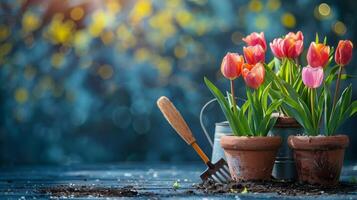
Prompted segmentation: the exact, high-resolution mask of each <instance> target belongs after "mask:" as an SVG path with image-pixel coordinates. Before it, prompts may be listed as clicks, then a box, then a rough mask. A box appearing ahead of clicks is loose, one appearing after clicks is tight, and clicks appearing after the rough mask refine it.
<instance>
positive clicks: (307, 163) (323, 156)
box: [288, 135, 349, 185]
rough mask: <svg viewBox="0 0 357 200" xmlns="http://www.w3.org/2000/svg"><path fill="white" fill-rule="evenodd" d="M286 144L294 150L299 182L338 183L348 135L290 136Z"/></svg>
mask: <svg viewBox="0 0 357 200" xmlns="http://www.w3.org/2000/svg"><path fill="white" fill-rule="evenodd" d="M288 144H289V147H290V148H292V149H293V151H294V159H295V163H296V170H297V173H298V180H299V181H300V182H306V183H309V184H320V185H336V184H338V181H339V178H340V173H341V168H342V165H343V158H344V153H345V148H346V147H347V146H348V144H349V138H348V136H346V135H336V136H290V137H289V139H288Z"/></svg>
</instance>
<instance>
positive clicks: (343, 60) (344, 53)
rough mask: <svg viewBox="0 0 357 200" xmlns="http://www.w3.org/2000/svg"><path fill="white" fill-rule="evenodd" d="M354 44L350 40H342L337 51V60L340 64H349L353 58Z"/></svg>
mask: <svg viewBox="0 0 357 200" xmlns="http://www.w3.org/2000/svg"><path fill="white" fill-rule="evenodd" d="M352 49H353V44H352V42H351V41H349V40H340V41H339V42H338V46H337V49H336V53H335V61H336V63H337V64H338V65H340V66H344V65H347V64H348V63H349V62H350V61H351V59H352Z"/></svg>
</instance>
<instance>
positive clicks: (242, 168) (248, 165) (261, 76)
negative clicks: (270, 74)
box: [204, 44, 282, 180]
mask: <svg viewBox="0 0 357 200" xmlns="http://www.w3.org/2000/svg"><path fill="white" fill-rule="evenodd" d="M244 56H245V60H246V62H247V63H244V59H243V57H242V56H240V55H239V54H235V53H228V54H227V55H226V56H225V57H224V59H223V61H222V65H221V72H222V74H223V75H224V76H225V77H226V78H228V79H229V80H230V83H231V92H230V93H229V92H227V97H225V96H224V95H223V94H222V92H221V91H220V90H219V89H218V88H217V87H216V86H215V85H214V84H213V83H212V82H210V81H209V80H208V79H207V78H205V79H204V81H205V83H206V85H207V87H208V88H209V89H210V91H211V92H212V94H213V95H214V96H215V97H216V98H217V100H218V102H219V105H220V107H221V109H222V111H223V113H224V115H225V117H226V119H227V120H228V122H229V125H230V127H231V129H232V135H229V136H222V138H221V146H222V148H223V149H224V151H225V155H226V158H227V162H228V166H229V169H230V173H231V176H232V178H233V180H268V179H270V178H271V172H272V168H273V164H274V160H275V156H276V153H277V150H278V149H279V147H280V145H281V141H282V140H281V138H280V137H279V136H268V133H269V130H270V129H271V128H272V127H273V126H274V124H275V122H276V117H272V113H273V112H274V111H275V110H276V109H277V108H278V107H279V106H280V105H281V103H282V100H279V101H275V102H268V96H269V90H270V88H271V84H267V83H264V80H265V67H264V65H263V63H264V58H265V51H264V49H263V47H262V46H261V45H259V44H257V45H254V46H248V47H244ZM241 75H242V76H243V78H244V81H245V84H246V86H247V89H246V94H247V101H246V102H245V103H244V104H243V105H242V106H239V105H236V103H235V98H234V83H233V81H234V79H236V78H238V77H239V76H241Z"/></svg>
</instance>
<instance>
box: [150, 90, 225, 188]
mask: <svg viewBox="0 0 357 200" xmlns="http://www.w3.org/2000/svg"><path fill="white" fill-rule="evenodd" d="M157 106H158V107H159V109H160V110H161V112H162V113H163V115H164V117H165V118H166V120H167V121H168V122H169V123H170V125H171V126H172V127H173V128H174V129H175V130H176V132H177V133H178V134H179V135H180V136H181V137H182V139H183V140H185V141H186V143H187V144H189V145H191V146H192V147H193V149H194V150H195V151H196V152H197V154H198V155H199V156H200V157H201V159H202V160H203V162H204V163H205V164H206V165H207V167H208V168H207V169H206V171H204V172H203V173H202V174H201V176H200V177H201V179H202V180H203V181H207V180H213V181H215V182H218V183H225V182H228V181H229V180H231V176H230V174H229V170H228V165H227V162H226V161H225V160H224V159H223V158H221V159H220V160H219V161H218V162H216V163H215V164H212V163H211V161H210V160H209V158H208V157H207V156H206V154H205V153H204V152H203V151H202V149H201V148H200V147H199V146H198V144H197V142H196V139H195V137H194V136H193V135H192V132H191V130H190V128H189V127H188V126H187V124H186V122H185V120H184V119H183V117H182V116H181V114H180V113H179V111H178V110H177V109H176V107H175V106H174V105H173V104H172V103H171V101H170V100H169V99H168V98H167V97H160V98H159V99H158V100H157Z"/></svg>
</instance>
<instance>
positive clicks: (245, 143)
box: [221, 135, 282, 151]
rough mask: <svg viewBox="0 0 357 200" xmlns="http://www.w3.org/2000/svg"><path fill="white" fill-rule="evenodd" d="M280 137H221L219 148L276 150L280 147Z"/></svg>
mask: <svg viewBox="0 0 357 200" xmlns="http://www.w3.org/2000/svg"><path fill="white" fill-rule="evenodd" d="M281 143H282V139H281V137H280V136H235V135H224V136H222V137H221V146H222V148H223V149H224V150H251V151H254V150H255V151H261V150H276V149H278V148H279V147H280V145H281Z"/></svg>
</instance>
